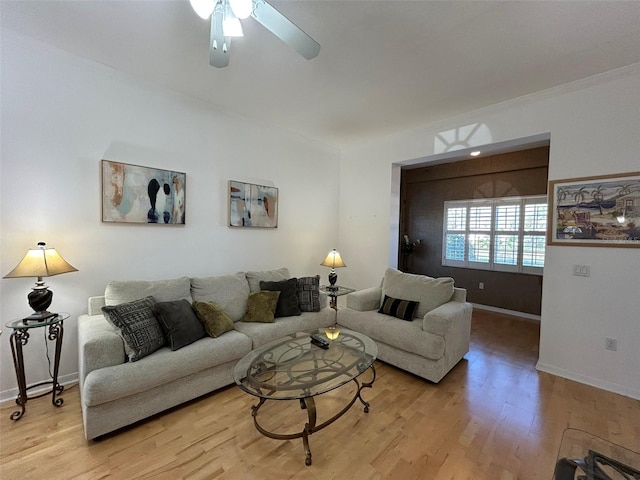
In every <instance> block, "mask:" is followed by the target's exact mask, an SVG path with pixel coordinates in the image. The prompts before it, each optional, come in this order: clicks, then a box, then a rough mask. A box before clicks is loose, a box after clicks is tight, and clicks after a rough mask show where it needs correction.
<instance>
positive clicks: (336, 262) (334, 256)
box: [320, 248, 346, 290]
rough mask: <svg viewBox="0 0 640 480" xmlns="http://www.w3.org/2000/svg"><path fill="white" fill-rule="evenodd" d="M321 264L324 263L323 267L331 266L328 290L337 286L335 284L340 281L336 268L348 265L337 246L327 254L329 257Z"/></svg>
mask: <svg viewBox="0 0 640 480" xmlns="http://www.w3.org/2000/svg"><path fill="white" fill-rule="evenodd" d="M320 265H322V266H323V267H331V272H329V286H328V287H327V290H331V289H333V288H337V287H336V286H335V285H336V282H337V281H338V274H337V273H336V268H341V267H346V265H345V263H344V262H343V261H342V257H340V254H339V253H338V251H337V250H336V249H335V248H334V249H333V250H331V251H330V252H329V254H328V255H327V258H325V259H324V260H323V261H322V263H321V264H320Z"/></svg>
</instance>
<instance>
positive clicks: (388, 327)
mask: <svg viewBox="0 0 640 480" xmlns="http://www.w3.org/2000/svg"><path fill="white" fill-rule="evenodd" d="M466 293H467V292H466V290H464V289H462V288H455V287H454V284H453V279H451V278H437V279H434V278H431V277H427V276H423V275H413V274H407V273H402V272H400V271H398V270H394V269H391V268H389V269H387V271H386V272H385V275H384V278H383V280H382V283H381V284H380V286H378V287H372V288H368V289H365V290H360V291H357V292H354V293H351V294H349V295H347V297H346V303H347V308H343V309H340V310H339V311H338V324H340V325H342V326H344V327H347V328H349V329H351V330H356V331H358V332H360V333H364V334H365V335H367V336H369V337H371V338H372V339H373V340H375V342H376V344H377V345H378V359H380V360H382V361H384V362H387V363H390V364H392V365H395V366H396V367H399V368H402V369H403V370H407V371H409V372H411V373H414V374H415V375H418V376H420V377H422V378H425V379H427V380H430V381H432V382H436V383H437V382H439V381H440V380H441V379H442V378H443V377H444V376H445V375H446V374H447V372H449V371H450V370H451V369H452V368H453V367H454V366H455V365H456V364H457V363H458V362H459V361H460V360H461V359H462V357H464V355H465V354H466V353H467V352H468V351H469V339H470V333H471V312H472V306H471V304H470V303H467V302H466ZM385 295H386V296H387V297H390V298H395V299H399V300H409V301H415V302H417V308H416V309H415V313H414V315H412V318H411V319H410V320H409V321H407V320H402V319H399V318H395V317H394V316H391V315H388V314H384V313H379V312H378V310H379V309H380V307H381V305H382V303H383V301H384V299H385Z"/></svg>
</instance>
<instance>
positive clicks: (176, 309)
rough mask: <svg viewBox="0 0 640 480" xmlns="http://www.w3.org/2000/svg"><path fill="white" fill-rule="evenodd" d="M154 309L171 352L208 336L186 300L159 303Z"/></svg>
mask: <svg viewBox="0 0 640 480" xmlns="http://www.w3.org/2000/svg"><path fill="white" fill-rule="evenodd" d="M154 308H155V311H156V315H157V317H158V322H159V323H160V326H161V327H162V330H163V331H164V334H165V336H166V337H167V339H168V340H169V345H170V347H171V350H174V351H175V350H178V349H180V348H182V347H184V346H186V345H189V344H191V343H193V342H195V341H196V340H199V339H201V338H202V337H204V336H205V335H206V334H207V332H206V331H205V330H204V327H203V326H202V324H201V323H200V320H198V317H197V316H196V314H195V312H194V311H193V308H191V304H190V303H189V302H187V301H186V300H175V301H173V302H158V303H156V304H155V307H154Z"/></svg>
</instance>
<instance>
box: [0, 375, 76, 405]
mask: <svg viewBox="0 0 640 480" xmlns="http://www.w3.org/2000/svg"><path fill="white" fill-rule="evenodd" d="M42 381H43V382H44V381H46V380H42ZM58 382H59V383H60V385H65V386H66V385H72V384H74V383H78V372H75V373H70V374H68V375H60V376H58ZM36 383H40V382H34V384H36ZM50 390H51V385H43V386H42V388H38V389H34V390H29V395H37V394H39V393H42V392H46V391H50ZM16 398H18V387H16V388H12V389H10V390H3V391H2V392H0V403H5V402H15V400H16Z"/></svg>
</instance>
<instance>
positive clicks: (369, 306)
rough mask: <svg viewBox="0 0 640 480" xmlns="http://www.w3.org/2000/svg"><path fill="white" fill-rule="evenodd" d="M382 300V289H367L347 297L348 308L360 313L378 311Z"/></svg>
mask: <svg viewBox="0 0 640 480" xmlns="http://www.w3.org/2000/svg"><path fill="white" fill-rule="evenodd" d="M381 298H382V287H371V288H365V289H364V290H358V291H357V292H353V293H350V294H349V295H347V307H348V308H350V309H352V310H357V311H359V312H367V311H369V310H378V309H379V308H380V299H381Z"/></svg>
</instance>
